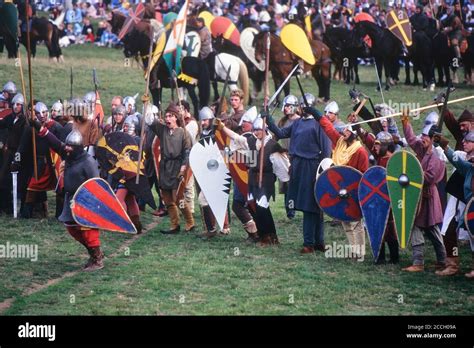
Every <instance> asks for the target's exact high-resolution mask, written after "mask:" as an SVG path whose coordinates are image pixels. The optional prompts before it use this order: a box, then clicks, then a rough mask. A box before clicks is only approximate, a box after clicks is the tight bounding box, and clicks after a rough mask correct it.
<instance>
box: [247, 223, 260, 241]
mask: <svg viewBox="0 0 474 348" xmlns="http://www.w3.org/2000/svg"><path fill="white" fill-rule="evenodd" d="M244 230H245V232H247V239H246V240H245V242H246V243H249V244H252V243H257V242H258V241H259V240H260V236H259V235H258V233H257V231H258V230H257V225H256V224H255V221H253V220H250V221H248V222H247V223H245V224H244Z"/></svg>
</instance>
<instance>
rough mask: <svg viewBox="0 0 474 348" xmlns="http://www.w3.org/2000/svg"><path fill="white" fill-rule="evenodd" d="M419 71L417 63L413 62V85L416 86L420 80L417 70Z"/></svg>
mask: <svg viewBox="0 0 474 348" xmlns="http://www.w3.org/2000/svg"><path fill="white" fill-rule="evenodd" d="M419 71H420V67H419V66H418V63H416V64H413V86H418V85H419V84H420V81H419V80H418V72H419Z"/></svg>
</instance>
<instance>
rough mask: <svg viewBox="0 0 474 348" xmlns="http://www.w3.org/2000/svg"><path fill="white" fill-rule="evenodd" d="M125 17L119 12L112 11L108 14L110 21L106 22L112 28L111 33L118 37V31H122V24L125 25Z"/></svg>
mask: <svg viewBox="0 0 474 348" xmlns="http://www.w3.org/2000/svg"><path fill="white" fill-rule="evenodd" d="M125 19H126V17H125V15H124V14H123V13H121V12H120V11H117V10H114V11H112V12H111V14H110V19H108V20H107V22H109V24H110V26H111V27H112V33H114V34H115V35H118V33H119V32H120V29H122V26H123V24H124V23H125Z"/></svg>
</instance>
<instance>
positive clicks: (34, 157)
mask: <svg viewBox="0 0 474 348" xmlns="http://www.w3.org/2000/svg"><path fill="white" fill-rule="evenodd" d="M25 7H26V11H25V12H26V49H27V53H28V55H27V57H28V80H29V89H30V107H31V121H34V120H35V118H36V115H35V110H34V103H33V79H32V77H31V73H32V72H31V43H30V23H29V22H30V15H29V8H30V3H29V0H26V3H25ZM31 129H32V132H31V139H32V144H33V168H34V177H35V180H38V163H37V159H36V134H35V131H34V129H33V128H31Z"/></svg>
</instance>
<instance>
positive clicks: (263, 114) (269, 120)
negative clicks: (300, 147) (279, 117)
mask: <svg viewBox="0 0 474 348" xmlns="http://www.w3.org/2000/svg"><path fill="white" fill-rule="evenodd" d="M260 117H261V118H262V119H264V120H265V122H267V123H275V120H274V119H273V116H272V115H270V112H268V111H266V110H262V111H261V112H260Z"/></svg>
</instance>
